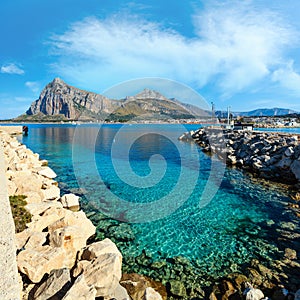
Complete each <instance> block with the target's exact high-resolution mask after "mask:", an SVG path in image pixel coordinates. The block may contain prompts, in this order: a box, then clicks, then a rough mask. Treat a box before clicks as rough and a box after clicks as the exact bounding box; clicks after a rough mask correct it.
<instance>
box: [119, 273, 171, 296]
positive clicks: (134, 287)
mask: <svg viewBox="0 0 300 300" xmlns="http://www.w3.org/2000/svg"><path fill="white" fill-rule="evenodd" d="M120 284H121V285H122V286H123V287H125V288H126V290H127V292H128V294H129V295H130V297H131V298H132V300H142V299H143V298H144V296H145V291H146V289H147V288H148V287H152V288H153V289H154V290H155V291H156V292H158V293H159V294H160V296H161V297H162V299H163V300H166V299H167V291H166V288H165V286H163V285H162V284H161V283H160V282H157V281H154V280H152V279H150V278H149V277H146V276H143V275H139V274H136V273H131V274H123V275H122V279H121V281H120Z"/></svg>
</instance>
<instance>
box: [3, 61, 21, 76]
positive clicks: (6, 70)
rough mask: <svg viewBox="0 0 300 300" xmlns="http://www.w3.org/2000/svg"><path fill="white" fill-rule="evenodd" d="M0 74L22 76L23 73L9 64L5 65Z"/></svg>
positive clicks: (18, 67)
mask: <svg viewBox="0 0 300 300" xmlns="http://www.w3.org/2000/svg"><path fill="white" fill-rule="evenodd" d="M0 72H1V73H6V74H17V75H23V74H24V73H25V71H24V70H23V69H22V68H21V67H20V66H18V65H16V64H13V63H10V64H5V65H3V66H2V67H1V69H0Z"/></svg>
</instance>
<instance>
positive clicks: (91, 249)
mask: <svg viewBox="0 0 300 300" xmlns="http://www.w3.org/2000/svg"><path fill="white" fill-rule="evenodd" d="M105 253H115V254H117V255H119V256H120V257H122V254H121V252H120V251H119V249H118V248H117V246H116V245H115V243H113V242H112V241H111V240H110V239H108V238H106V239H104V240H103V241H100V242H97V243H93V244H91V245H89V246H88V247H86V248H85V249H83V251H82V255H81V259H83V260H93V259H94V258H97V257H99V256H100V255H102V254H105Z"/></svg>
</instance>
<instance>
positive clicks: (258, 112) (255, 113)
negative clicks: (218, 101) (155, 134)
mask: <svg viewBox="0 0 300 300" xmlns="http://www.w3.org/2000/svg"><path fill="white" fill-rule="evenodd" d="M295 113H297V112H296V111H294V110H291V109H287V108H277V107H274V108H259V109H255V110H251V111H244V112H231V114H232V115H233V116H234V117H238V116H241V117H262V116H264V117H275V116H285V115H289V114H295ZM216 115H217V117H218V118H227V112H226V111H216Z"/></svg>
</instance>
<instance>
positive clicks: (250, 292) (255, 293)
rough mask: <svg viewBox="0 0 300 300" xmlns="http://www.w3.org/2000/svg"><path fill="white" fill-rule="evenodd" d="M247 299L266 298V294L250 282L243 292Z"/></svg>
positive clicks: (258, 299) (257, 299)
mask: <svg viewBox="0 0 300 300" xmlns="http://www.w3.org/2000/svg"><path fill="white" fill-rule="evenodd" d="M243 294H244V295H245V298H246V300H261V299H263V298H264V294H263V292H262V291H261V290H259V289H255V288H253V287H252V286H251V285H250V284H248V288H246V289H245V291H244V292H243Z"/></svg>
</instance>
